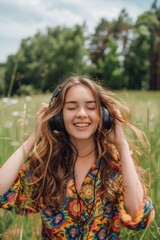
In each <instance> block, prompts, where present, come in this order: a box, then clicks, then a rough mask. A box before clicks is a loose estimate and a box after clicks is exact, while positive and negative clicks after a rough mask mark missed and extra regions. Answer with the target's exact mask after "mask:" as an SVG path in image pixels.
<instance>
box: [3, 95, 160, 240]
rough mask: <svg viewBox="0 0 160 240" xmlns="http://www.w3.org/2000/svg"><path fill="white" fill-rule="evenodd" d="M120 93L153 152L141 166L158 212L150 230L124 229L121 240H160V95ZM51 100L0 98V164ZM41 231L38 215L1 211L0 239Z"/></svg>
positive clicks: (21, 239) (19, 239)
mask: <svg viewBox="0 0 160 240" xmlns="http://www.w3.org/2000/svg"><path fill="white" fill-rule="evenodd" d="M117 94H118V95H119V96H120V97H121V98H122V99H123V100H124V101H125V102H126V103H127V105H128V107H129V108H130V109H131V117H132V120H133V122H134V123H135V124H136V125H138V127H139V128H141V129H142V130H143V131H144V132H145V133H146V135H147V137H148V139H149V141H150V144H151V151H150V153H147V154H144V155H142V156H141V159H140V161H139V163H140V165H141V166H142V167H143V169H144V171H143V174H144V175H145V178H146V179H147V188H148V194H149V196H150V197H151V198H152V201H153V205H154V207H155V211H156V216H155V221H154V222H153V224H152V225H151V226H150V227H149V228H148V229H147V230H145V231H143V232H132V231H127V230H123V231H122V234H121V239H135V240H137V239H138V240H139V239H140V240H141V239H142V240H152V239H155V240H157V239H160V201H159V199H160V191H159V190H160V92H145V91H144V92H143V91H140V92H137V91H135V92H134V91H121V92H117ZM49 99H50V95H48V94H46V95H35V96H32V97H30V96H27V97H17V98H11V99H8V98H1V99H0V165H1V164H2V163H3V162H4V161H5V160H6V159H7V158H8V157H9V156H10V155H11V153H12V152H13V151H14V150H15V149H16V148H17V147H18V146H19V145H20V144H21V143H22V142H23V141H24V140H25V139H26V138H27V136H29V134H30V133H31V132H32V129H33V126H34V116H35V113H36V111H37V110H38V108H39V106H40V104H41V103H42V102H48V101H49ZM40 231H41V222H40V217H39V215H38V214H35V215H32V216H29V217H27V218H26V217H25V218H24V217H20V216H16V215H14V214H11V213H9V212H6V211H3V210H1V211H0V239H6V240H8V239H12V240H30V239H31V240H32V239H33V240H37V239H40Z"/></svg>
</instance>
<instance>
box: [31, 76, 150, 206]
mask: <svg viewBox="0 0 160 240" xmlns="http://www.w3.org/2000/svg"><path fill="white" fill-rule="evenodd" d="M78 84H81V85H85V86H87V87H88V88H89V89H90V90H91V91H92V93H93V96H94V98H95V100H96V104H97V109H98V112H99V117H100V122H99V126H98V128H97V130H96V132H95V136H94V137H95V144H96V157H97V159H100V158H103V159H104V160H105V161H103V162H104V164H105V167H107V168H110V167H111V164H112V163H113V162H115V161H117V154H118V153H117V151H116V148H115V146H114V145H113V144H110V143H109V142H108V140H107V133H106V132H105V131H104V130H103V129H102V117H101V111H100V107H101V105H103V106H106V108H107V109H108V110H109V112H110V114H111V116H112V117H113V119H118V120H119V121H120V122H121V123H122V124H123V126H124V128H125V129H131V130H132V132H134V133H135V135H136V136H137V137H138V139H139V141H140V142H141V144H142V146H145V145H146V144H147V140H146V138H145V135H144V134H143V132H141V131H140V130H139V129H138V128H137V127H136V126H134V125H133V124H131V122H130V111H129V109H128V108H127V107H126V106H125V104H124V102H121V101H120V99H119V98H117V97H116V96H115V94H114V93H113V92H111V91H110V90H108V89H106V88H105V87H103V86H102V84H100V83H99V82H98V81H95V80H92V79H90V78H89V77H87V76H71V77H69V78H67V79H66V80H65V81H63V82H62V83H61V84H60V85H59V86H60V87H61V93H60V94H59V96H58V97H56V98H55V99H54V101H53V103H51V104H50V107H49V108H48V109H47V110H46V112H45V115H44V117H43V119H42V122H41V131H42V132H41V138H40V140H39V141H38V142H37V143H36V145H35V147H34V150H33V152H32V154H31V155H30V157H29V165H30V171H31V174H32V179H33V182H32V184H31V189H32V198H33V200H34V201H39V198H40V197H42V198H43V201H44V203H45V204H46V205H50V206H53V207H55V208H59V207H60V206H61V204H62V203H63V200H64V196H65V184H66V182H67V180H68V179H69V178H70V176H71V174H73V172H74V164H75V161H76V155H75V150H76V148H75V147H74V146H73V144H71V142H70V140H69V136H68V134H67V133H66V132H65V131H64V132H57V131H52V130H51V128H50V125H49V119H50V118H51V117H52V116H54V115H56V114H57V113H58V112H59V111H62V109H63V106H64V103H65V97H66V93H67V91H68V90H69V89H70V88H71V87H73V86H75V85H78ZM117 110H118V111H117ZM119 113H120V114H119ZM128 141H129V139H128ZM129 143H130V148H131V149H133V148H134V150H136V152H138V151H137V150H138V148H135V146H134V145H133V144H132V142H131V141H130V142H129ZM73 151H74V152H73ZM105 167H103V168H102V169H105ZM106 172H107V171H103V173H102V178H103V179H102V180H103V183H105V173H106Z"/></svg>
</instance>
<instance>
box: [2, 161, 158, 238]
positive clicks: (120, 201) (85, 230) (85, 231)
mask: <svg viewBox="0 0 160 240" xmlns="http://www.w3.org/2000/svg"><path fill="white" fill-rule="evenodd" d="M102 161H103V160H102V159H101V160H100V161H97V162H96V163H94V164H93V166H92V167H91V169H90V171H89V172H88V174H87V176H86V177H85V179H84V182H83V184H82V186H81V189H80V191H79V193H78V192H77V190H76V182H75V180H74V178H73V176H71V177H70V179H69V181H68V182H67V183H66V194H65V199H64V202H63V204H62V206H61V208H60V209H59V210H56V209H53V207H50V206H46V205H44V203H43V198H42V197H41V198H40V200H39V203H38V204H37V205H36V206H33V204H30V202H29V200H28V198H27V192H28V191H27V190H26V189H27V187H25V182H26V179H30V177H29V176H28V175H27V174H26V171H25V169H23V168H22V169H21V171H20V173H19V175H18V176H17V178H16V180H15V182H14V184H13V185H12V187H11V188H10V189H9V190H8V191H7V192H6V193H5V194H4V195H2V196H1V197H0V207H1V208H4V209H8V210H14V211H15V212H16V213H18V214H20V215H23V216H24V215H28V214H31V213H37V212H40V215H41V219H42V232H41V236H42V237H41V239H43V240H52V239H58V240H62V239H70V240H75V239H77V240H78V239H83V240H93V239H96V240H106V239H109V240H116V239H119V234H120V225H123V226H124V227H126V228H129V229H136V230H140V229H144V228H146V227H147V226H148V225H149V223H150V222H152V221H153V219H154V209H153V206H152V204H151V201H150V199H149V198H148V197H147V196H145V198H144V202H143V206H142V207H141V209H140V210H139V211H138V212H137V214H136V216H135V218H134V219H133V220H132V218H131V217H130V215H128V214H127V212H126V210H125V207H124V197H123V192H122V187H121V186H122V175H121V168H120V166H119V165H118V164H116V163H115V164H113V165H112V168H111V169H108V170H107V171H108V174H107V175H108V177H107V179H106V181H107V191H105V192H104V190H102V189H103V188H102V187H101V186H102V180H101V169H102V168H101V167H102V164H101V162H102Z"/></svg>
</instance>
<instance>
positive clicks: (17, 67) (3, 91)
mask: <svg viewBox="0 0 160 240" xmlns="http://www.w3.org/2000/svg"><path fill="white" fill-rule="evenodd" d="M71 73H76V74H88V75H90V76H92V77H94V78H98V79H101V80H102V81H103V83H104V84H106V85H107V86H109V87H110V88H111V89H122V88H123V89H124V88H125V89H137V90H139V89H147V90H160V6H158V3H157V0H154V2H153V4H152V6H151V9H149V10H148V11H146V12H144V13H143V14H141V15H140V16H138V18H137V19H136V21H135V22H133V21H132V19H131V18H130V16H129V14H128V13H127V11H126V10H125V9H122V10H121V11H120V13H119V16H118V17H117V19H113V20H111V21H108V20H107V19H105V18H102V19H101V20H100V22H99V23H98V25H97V26H96V27H95V29H94V31H93V33H88V31H87V26H86V24H85V23H84V24H83V26H80V25H75V26H74V27H72V28H68V27H62V26H57V27H54V28H48V29H46V32H45V33H43V34H42V33H41V32H37V33H36V34H35V35H34V36H33V37H29V38H26V39H23V40H22V41H21V44H20V47H19V49H18V51H17V53H16V54H15V55H10V56H8V59H7V61H6V63H3V64H2V63H1V64H0V95H1V96H4V95H5V96H7V95H8V96H11V95H15V94H18V95H21V94H26V95H30V94H32V93H35V92H41V91H42V92H46V91H48V90H50V88H51V86H53V87H54V86H55V85H56V84H57V83H58V82H59V81H60V80H62V79H63V78H64V77H66V76H68V75H70V74H71Z"/></svg>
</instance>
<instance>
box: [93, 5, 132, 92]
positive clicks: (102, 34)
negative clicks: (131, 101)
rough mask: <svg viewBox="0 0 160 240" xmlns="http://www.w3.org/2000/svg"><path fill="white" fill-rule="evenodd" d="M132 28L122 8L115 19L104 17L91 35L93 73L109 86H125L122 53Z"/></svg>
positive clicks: (117, 87)
mask: <svg viewBox="0 0 160 240" xmlns="http://www.w3.org/2000/svg"><path fill="white" fill-rule="evenodd" d="M131 28H132V23H131V19H130V17H129V15H128V13H127V12H126V10H125V9H122V11H121V12H120V14H119V16H118V18H117V19H116V20H112V21H110V22H109V21H108V20H106V19H104V18H102V19H101V21H100V23H99V24H98V25H97V27H96V28H95V33H94V34H93V35H92V36H91V44H90V48H89V52H90V58H91V61H92V63H93V64H94V65H95V66H96V69H95V75H96V76H98V77H99V78H101V79H103V80H104V82H105V83H107V85H108V86H109V87H111V88H115V89H119V88H122V87H123V86H125V83H124V82H123V80H122V79H123V54H124V52H125V51H126V50H125V49H126V47H127V43H128V34H129V31H130V29H131Z"/></svg>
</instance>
